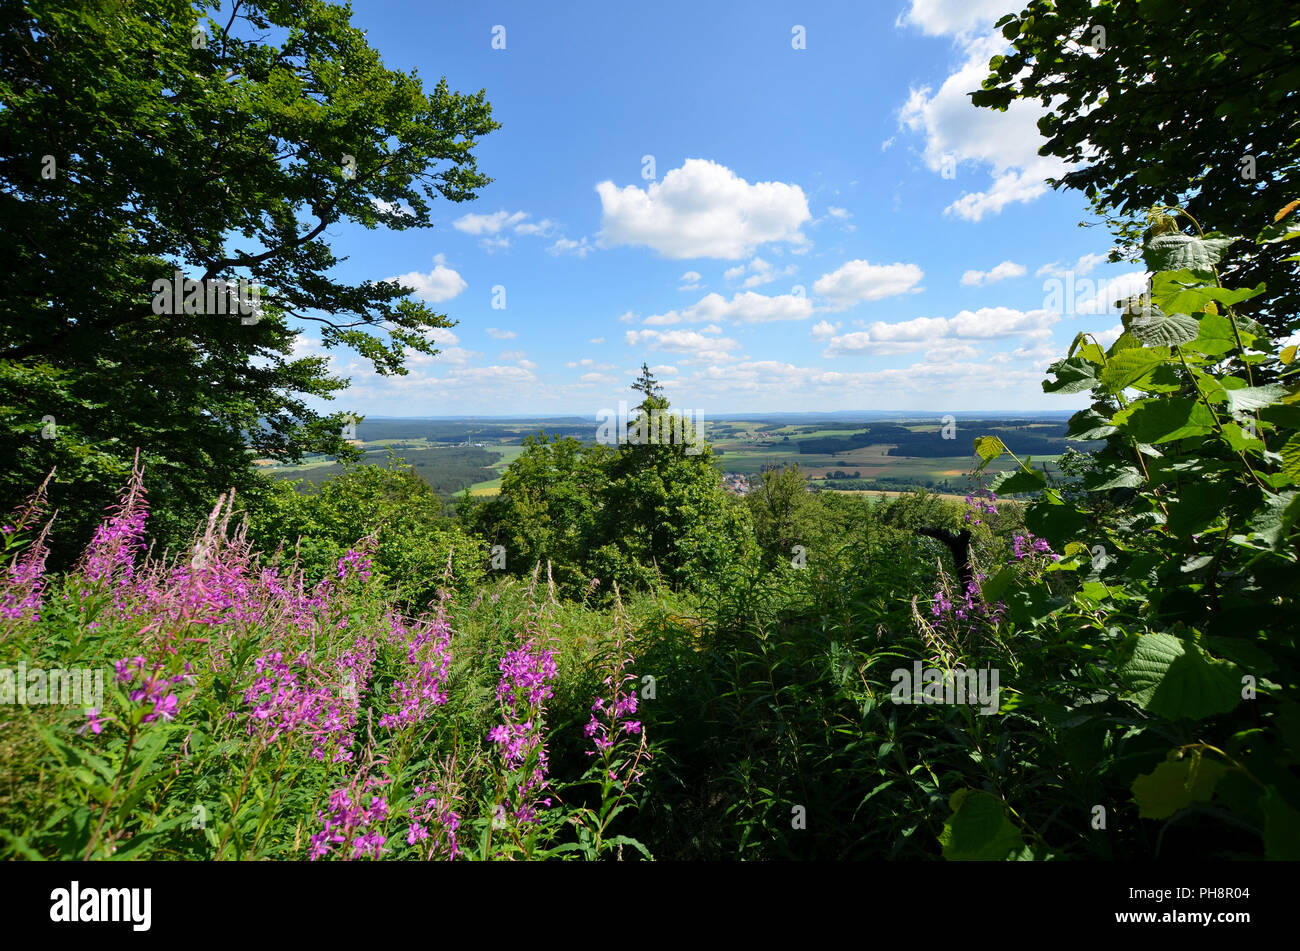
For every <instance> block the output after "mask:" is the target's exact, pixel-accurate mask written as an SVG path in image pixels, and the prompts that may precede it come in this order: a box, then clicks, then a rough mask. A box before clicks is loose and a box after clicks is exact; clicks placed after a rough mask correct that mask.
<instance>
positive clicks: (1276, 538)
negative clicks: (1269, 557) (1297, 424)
mask: <svg viewBox="0 0 1300 951" xmlns="http://www.w3.org/2000/svg"><path fill="white" fill-rule="evenodd" d="M1293 438H1294V437H1293ZM1284 458H1285V457H1284ZM1297 519H1300V492H1295V491H1288V492H1280V493H1278V494H1277V495H1274V494H1273V493H1271V492H1270V493H1269V494H1268V495H1267V496H1266V497H1265V499H1264V508H1263V510H1262V511H1260V512H1259V514H1257V515H1256V516H1255V517H1254V518H1252V519H1251V520H1250V530H1251V533H1252V534H1253V535H1254V536H1255V537H1256V538H1258V539H1259V540H1260V541H1262V542H1264V543H1265V544H1266V545H1268V546H1269V547H1270V548H1272V549H1275V550H1276V549H1277V548H1279V547H1280V546H1281V544H1282V542H1283V541H1284V540H1285V539H1286V537H1287V533H1288V532H1289V531H1290V529H1291V526H1292V525H1294V524H1295V523H1296V520H1297Z"/></svg>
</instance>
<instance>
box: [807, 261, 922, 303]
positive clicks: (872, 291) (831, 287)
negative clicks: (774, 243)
mask: <svg viewBox="0 0 1300 951" xmlns="http://www.w3.org/2000/svg"><path fill="white" fill-rule="evenodd" d="M924 277H925V272H924V271H922V270H921V269H920V268H919V267H917V266H916V265H915V264H871V263H870V262H868V261H849V262H848V263H847V264H844V265H842V266H841V267H839V268H837V269H836V270H834V271H832V272H830V273H829V274H823V275H822V276H821V277H819V278H818V279H817V281H816V283H815V284H813V292H814V293H816V294H817V295H819V296H820V297H824V298H826V299H827V301H828V302H829V306H830V309H831V310H846V309H848V308H849V307H852V306H853V305H854V304H857V303H859V302H861V301H872V300H880V299H882V298H885V297H894V296H896V295H898V294H907V293H909V292H911V291H913V290H915V289H917V287H916V285H917V284H919V283H921V279H922V278H924Z"/></svg>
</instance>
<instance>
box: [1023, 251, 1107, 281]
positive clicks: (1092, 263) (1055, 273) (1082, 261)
mask: <svg viewBox="0 0 1300 951" xmlns="http://www.w3.org/2000/svg"><path fill="white" fill-rule="evenodd" d="M1106 258H1107V255H1105V254H1085V255H1083V256H1082V257H1080V258H1079V260H1077V261H1075V262H1074V266H1073V267H1070V266H1068V265H1067V266H1062V265H1061V262H1060V261H1053V262H1052V263H1050V264H1044V265H1043V266H1042V267H1040V268H1039V269H1038V270H1037V271H1035V272H1034V277H1049V276H1050V277H1065V275H1066V273H1067V272H1069V271H1073V272H1074V273H1075V275H1076V276H1078V277H1082V276H1083V275H1085V274H1089V273H1091V272H1092V271H1093V269H1094V268H1096V267H1097V265H1098V264H1101V263H1102V262H1103V261H1105V260H1106Z"/></svg>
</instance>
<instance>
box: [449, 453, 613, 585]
mask: <svg viewBox="0 0 1300 951" xmlns="http://www.w3.org/2000/svg"><path fill="white" fill-rule="evenodd" d="M610 454H611V450H610V449H609V448H608V447H606V446H601V445H594V446H593V445H584V444H583V443H582V442H580V441H579V440H577V439H573V438H568V437H566V438H563V439H562V438H559V437H554V438H550V437H547V435H546V433H544V432H543V433H539V434H538V435H537V436H526V437H525V438H524V449H523V452H521V453H520V454H519V455H518V456H517V457H516V458H515V460H514V461H513V462H512V463H510V465H509V466H508V467H507V468H506V471H505V472H504V473H503V474H502V476H501V490H500V492H499V493H498V494H497V495H496V496H494V497H492V498H490V499H488V500H487V501H486V502H484V503H482V504H481V505H479V506H476V507H475V509H474V511H473V515H472V518H473V520H474V525H475V528H476V529H477V530H478V532H479V533H480V534H482V535H483V537H484V538H485V539H486V541H487V543H488V544H489V545H494V546H495V545H500V546H502V548H504V549H505V558H506V561H505V568H506V570H507V571H510V572H512V573H515V574H527V573H528V572H531V571H532V570H533V567H534V566H535V565H537V564H538V563H543V564H544V563H546V562H550V563H551V571H552V576H553V577H554V579H555V580H556V582H557V583H558V584H559V585H561V586H562V588H563V589H564V590H565V592H566V593H570V594H573V593H578V592H580V591H582V590H583V589H584V588H585V587H586V584H587V582H588V580H589V578H590V575H589V574H588V564H587V562H588V558H589V556H590V553H591V551H592V550H593V549H594V548H596V547H599V546H600V545H601V544H603V542H600V541H596V540H595V531H596V519H597V513H598V510H599V507H600V505H601V490H602V487H603V486H604V485H605V484H606V483H607V481H608V475H607V472H606V466H607V464H608V457H609V456H610Z"/></svg>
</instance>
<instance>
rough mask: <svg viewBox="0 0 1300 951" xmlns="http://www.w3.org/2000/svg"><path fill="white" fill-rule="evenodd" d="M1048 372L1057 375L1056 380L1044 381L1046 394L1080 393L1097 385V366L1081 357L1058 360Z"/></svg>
mask: <svg viewBox="0 0 1300 951" xmlns="http://www.w3.org/2000/svg"><path fill="white" fill-rule="evenodd" d="M1047 372H1048V373H1055V374H1056V380H1055V381H1053V380H1044V381H1043V392H1044V393H1078V392H1079V391H1080V390H1090V389H1092V388H1093V387H1094V386H1096V385H1097V365H1096V364H1094V363H1091V362H1090V361H1088V360H1085V359H1084V358H1083V357H1080V356H1075V357H1070V358H1069V359H1068V360H1058V361H1056V362H1055V363H1053V364H1052V365H1051V366H1050V367H1048V368H1047Z"/></svg>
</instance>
